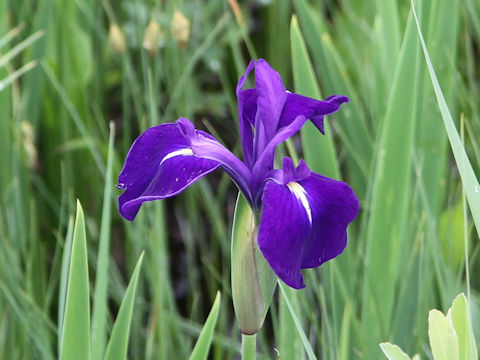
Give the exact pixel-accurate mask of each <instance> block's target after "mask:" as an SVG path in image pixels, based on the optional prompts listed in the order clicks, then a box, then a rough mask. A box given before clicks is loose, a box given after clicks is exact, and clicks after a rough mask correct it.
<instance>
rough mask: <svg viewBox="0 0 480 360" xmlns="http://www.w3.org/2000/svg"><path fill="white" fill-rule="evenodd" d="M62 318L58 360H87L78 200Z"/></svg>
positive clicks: (85, 267) (82, 239) (82, 228)
mask: <svg viewBox="0 0 480 360" xmlns="http://www.w3.org/2000/svg"><path fill="white" fill-rule="evenodd" d="M64 319H65V320H64V322H63V329H62V339H61V346H60V360H74V359H79V360H80V359H81V360H84V359H88V358H89V357H90V296H89V290H88V261H87V239H86V234H85V220H84V216H83V210H82V206H81V205H80V202H79V201H77V216H76V219H75V230H74V231H73V243H72V254H71V259H70V270H69V275H68V285H67V297H66V302H65V318H64Z"/></svg>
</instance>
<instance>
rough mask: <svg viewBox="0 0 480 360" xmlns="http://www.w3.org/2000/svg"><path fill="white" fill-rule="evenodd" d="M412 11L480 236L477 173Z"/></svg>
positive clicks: (479, 189)
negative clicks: (456, 125) (454, 120)
mask: <svg viewBox="0 0 480 360" xmlns="http://www.w3.org/2000/svg"><path fill="white" fill-rule="evenodd" d="M412 10H413V14H414V16H415V23H416V25H417V30H418V36H419V38H420V42H421V44H422V49H423V54H424V55H425V61H426V63H427V68H428V73H429V74H430V79H431V80H432V85H433V89H434V91H435V96H436V97H437V102H438V106H439V108H440V112H441V114H442V119H443V123H444V125H445V129H446V131H447V136H448V140H449V142H450V146H451V147H452V152H453V156H454V158H455V162H456V163H457V167H458V171H459V173H460V178H461V179H462V184H463V188H464V189H465V194H466V196H467V200H468V205H469V206H470V211H471V212H472V217H473V222H474V223H475V227H476V229H477V234H479V235H480V185H479V183H478V180H477V178H476V176H475V173H474V172H473V168H472V165H471V164H470V161H469V160H468V156H467V153H466V152H465V149H464V147H463V144H462V141H461V139H460V136H459V135H458V132H457V129H456V128H455V123H454V122H453V119H452V115H451V114H450V110H449V109H448V106H447V102H446V101H445V97H444V96H443V92H442V89H441V88H440V84H439V83H438V80H437V76H436V74H435V70H434V69H433V65H432V61H431V60H430V56H429V54H428V50H427V46H426V45H425V40H424V39H423V35H422V30H421V28H420V23H419V21H418V18H417V15H416V13H415V7H414V6H413V3H412Z"/></svg>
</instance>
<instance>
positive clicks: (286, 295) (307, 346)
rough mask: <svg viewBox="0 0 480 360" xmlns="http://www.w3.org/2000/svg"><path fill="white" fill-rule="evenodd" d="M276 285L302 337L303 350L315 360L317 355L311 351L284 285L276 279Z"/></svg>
mask: <svg viewBox="0 0 480 360" xmlns="http://www.w3.org/2000/svg"><path fill="white" fill-rule="evenodd" d="M278 285H279V287H280V290H281V292H282V295H283V298H284V299H285V302H286V303H287V306H288V310H289V311H290V315H291V316H292V319H293V321H294V323H295V327H296V328H297V331H298V334H299V335H300V338H301V339H302V343H303V347H304V348H305V351H306V352H307V356H308V358H309V359H310V360H316V359H317V357H316V356H315V353H314V352H313V349H312V345H310V343H309V342H308V338H307V336H306V335H305V331H303V329H302V325H301V323H300V320H299V319H298V316H297V314H295V311H294V310H293V306H292V302H291V301H290V299H289V297H288V294H287V292H286V291H285V286H286V285H284V284H283V283H282V282H281V281H280V280H279V281H278Z"/></svg>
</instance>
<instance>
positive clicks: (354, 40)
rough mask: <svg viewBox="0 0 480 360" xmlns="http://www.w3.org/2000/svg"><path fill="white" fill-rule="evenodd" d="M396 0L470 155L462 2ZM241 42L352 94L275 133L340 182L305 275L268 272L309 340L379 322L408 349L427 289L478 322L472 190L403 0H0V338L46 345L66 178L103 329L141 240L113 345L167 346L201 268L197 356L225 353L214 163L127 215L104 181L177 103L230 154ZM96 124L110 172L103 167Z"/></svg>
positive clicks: (416, 342) (230, 330) (352, 349)
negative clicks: (285, 289)
mask: <svg viewBox="0 0 480 360" xmlns="http://www.w3.org/2000/svg"><path fill="white" fill-rule="evenodd" d="M415 6H416V9H417V12H418V14H419V18H420V23H421V26H422V32H423V35H424V37H425V39H426V43H427V47H428V49H429V52H430V56H431V58H432V62H433V66H434V67H435V70H436V72H437V77H438V80H439V82H440V85H441V87H442V90H443V94H444V96H445V98H446V100H447V104H448V106H449V109H450V111H451V113H452V116H453V118H454V120H455V122H456V128H457V131H458V133H459V134H460V136H461V139H462V141H463V142H464V148H465V150H466V153H467V155H468V158H469V163H470V164H471V166H472V167H473V169H474V171H475V173H477V174H478V173H479V172H478V170H479V165H480V163H479V162H480V144H479V139H480V101H479V99H480V82H479V78H480V77H479V73H480V50H479V49H480V3H479V2H478V1H475V0H464V1H459V0H448V1H447V0H422V1H418V2H416V3H415ZM260 57H263V58H265V59H267V61H269V63H270V64H271V65H272V66H273V67H274V68H275V69H276V70H277V71H278V72H279V73H280V74H281V75H282V77H283V79H284V83H285V84H286V86H287V88H288V89H290V90H292V91H295V92H298V93H300V94H303V95H307V96H311V97H316V98H320V97H327V96H329V95H332V94H344V95H347V96H349V97H350V99H351V102H350V103H349V104H346V105H344V106H343V107H342V110H341V111H340V112H339V113H338V114H336V115H335V116H332V117H330V118H329V119H328V120H327V121H328V123H329V125H330V126H329V127H328V128H327V134H326V136H324V137H322V136H321V135H320V134H319V133H317V132H315V131H313V130H312V129H311V127H306V128H305V129H304V131H303V132H302V134H301V138H302V142H299V141H297V139H294V140H293V141H292V142H291V143H290V144H289V146H285V147H284V148H280V149H279V151H278V153H279V154H285V153H287V152H289V153H290V154H298V156H300V157H303V158H305V159H306V160H307V163H309V165H310V167H311V168H312V169H313V170H315V171H317V172H321V173H322V174H325V175H327V176H331V177H335V178H339V179H340V178H342V179H344V180H345V181H347V182H348V183H350V184H351V185H352V186H353V188H354V189H355V191H356V193H357V195H358V196H359V198H360V202H361V213H360V215H359V218H358V219H357V220H356V222H355V223H354V224H352V226H351V227H350V233H349V245H348V247H347V249H346V251H345V253H344V254H343V255H342V256H340V257H339V258H338V259H336V260H334V261H331V262H330V263H328V264H326V265H324V266H322V267H321V268H319V269H316V270H308V271H306V272H305V275H306V284H307V288H306V289H305V290H303V291H299V292H296V291H293V290H290V291H289V295H290V296H291V299H293V305H294V308H295V311H296V314H297V315H298V316H299V318H300V320H301V323H302V327H303V329H304V330H305V332H306V334H307V337H308V339H309V341H310V343H311V344H312V347H313V349H314V350H315V352H316V354H317V356H318V357H319V358H322V359H381V358H382V355H381V353H380V349H379V347H378V344H379V343H380V342H382V341H387V340H388V341H392V342H395V343H397V344H399V345H401V346H402V348H403V349H404V350H405V351H406V352H408V353H410V354H414V353H420V354H421V355H422V358H429V356H431V354H429V350H428V346H427V345H428V339H427V330H426V329H427V327H426V326H427V313H428V310H429V309H431V308H433V307H436V308H439V309H442V310H445V309H446V308H448V306H449V305H450V303H451V301H452V300H453V298H454V297H455V296H456V295H457V294H458V293H460V292H462V291H463V292H465V293H466V294H467V296H468V297H469V300H470V304H471V306H472V317H473V319H474V320H473V323H474V327H475V331H476V332H477V334H478V331H479V330H480V329H479V327H480V321H478V319H480V313H479V305H480V298H479V293H478V290H479V289H480V282H479V279H478V277H477V276H475V275H476V274H477V273H478V271H479V270H480V264H479V262H478V259H479V249H480V247H479V242H478V235H477V234H478V233H477V231H476V230H475V227H474V225H473V221H472V220H476V221H477V224H478V223H479V221H480V219H478V215H475V213H474V212H472V213H473V217H472V216H471V215H470V213H469V211H468V206H467V205H466V204H467V200H468V201H469V202H470V206H472V204H477V206H478V203H479V201H480V199H479V198H478V196H477V197H474V196H472V195H471V193H472V191H473V194H475V193H478V192H479V191H480V190H479V189H478V188H475V189H473V188H469V189H470V192H468V193H467V197H468V199H466V197H465V195H464V193H463V191H462V184H461V181H460V177H459V170H458V166H457V163H456V161H455V159H454V157H453V156H452V153H451V150H450V146H449V141H448V139H447V133H446V131H445V126H444V123H443V121H442V116H441V115H440V111H439V107H438V104H437V101H436V98H435V95H434V92H433V88H432V82H431V80H430V77H429V74H428V72H427V70H426V63H425V58H424V56H423V53H422V52H421V48H420V43H419V37H418V33H417V29H416V28H415V25H414V22H412V17H411V13H410V2H409V1H404V0H397V1H395V0H390V1H385V0H376V1H375V0H351V1H346V0H344V1H340V0H323V1H320V0H315V1H313V0H293V1H280V0H263V1H239V2H238V3H237V1H235V0H231V1H220V0H212V1H200V0H191V1H180V0H179V1H160V0H157V1H148V0H131V1H128V0H110V1H108V0H103V1H94V0H75V1H64V0H36V1H16V0H6V1H0V164H1V169H0V359H53V358H56V357H57V354H58V346H59V342H58V339H59V337H60V330H59V324H60V323H61V321H62V317H63V312H62V311H63V301H64V296H65V294H64V288H62V286H63V287H64V286H65V281H66V280H65V279H66V273H65V269H64V268H63V267H62V256H63V254H64V250H65V244H66V243H68V239H69V237H71V230H72V225H73V224H72V221H73V220H72V219H73V218H72V216H73V214H74V213H75V203H76V199H77V198H78V199H79V200H80V201H81V203H82V205H83V209H84V212H85V217H86V218H85V221H86V229H87V239H88V241H87V248H88V257H89V269H90V280H91V282H90V290H91V293H92V294H97V293H100V292H101V290H99V289H97V288H95V285H96V283H97V282H98V278H96V275H97V273H98V266H99V265H98V264H100V263H101V261H100V262H98V261H97V260H99V257H100V259H102V261H104V263H103V264H106V263H107V262H108V264H109V265H108V269H109V270H108V280H107V281H106V282H105V285H103V289H104V290H105V292H106V293H108V308H107V313H106V314H107V321H106V325H105V328H104V330H103V328H102V331H104V332H105V333H109V331H110V329H111V325H112V322H113V319H114V318H115V316H116V313H117V311H118V308H119V304H120V302H121V299H122V298H123V295H124V292H125V288H126V285H127V283H128V280H129V278H130V276H131V274H132V271H133V267H134V265H135V263H136V261H137V259H138V257H139V255H140V253H141V252H142V250H145V259H144V263H143V267H142V269H141V273H140V278H139V283H138V286H139V287H138V290H137V295H136V302H135V307H134V313H133V320H132V329H131V338H130V345H129V358H131V359H143V358H145V359H184V358H187V357H188V355H189V354H190V352H191V349H192V348H193V345H194V343H195V341H196V338H197V337H198V334H199V332H200V330H201V328H202V324H203V323H204V321H205V319H206V316H207V314H208V312H209V310H210V307H211V304H212V303H213V300H214V298H215V294H216V292H217V290H220V291H221V293H222V304H221V309H220V314H219V318H218V323H217V326H216V331H215V335H214V340H213V347H212V350H211V352H210V357H211V358H212V359H235V358H238V357H239V354H240V335H239V333H238V330H237V326H236V323H235V318H234V315H233V308H232V305H231V299H230V292H231V291H230V285H229V282H230V226H231V223H232V217H233V209H234V204H235V199H236V194H237V190H236V188H235V186H234V185H233V183H232V182H231V181H230V180H229V178H228V177H227V176H226V175H225V174H223V173H222V172H220V171H218V172H215V173H214V174H212V175H211V176H209V177H207V178H204V179H202V180H201V181H200V182H199V183H198V184H196V185H195V186H193V187H191V188H189V189H188V190H186V191H185V192H184V193H182V194H181V195H179V196H177V197H175V198H174V199H168V200H165V201H163V202H156V203H151V204H146V205H144V206H143V207H142V210H141V211H140V213H139V216H138V217H137V219H136V220H135V222H133V223H130V222H127V221H125V220H123V219H122V218H121V217H120V215H119V214H118V212H117V210H116V197H117V196H118V195H119V193H120V192H119V191H118V190H116V189H113V190H112V189H111V187H112V186H113V185H114V184H115V183H116V176H117V174H118V173H119V171H120V169H121V166H122V164H123V160H124V158H125V155H126V153H127V151H128V149H129V147H130V145H131V143H132V142H133V140H134V139H135V138H136V136H138V135H139V134H140V132H141V131H143V130H145V129H146V128H148V127H149V126H153V125H157V124H160V123H164V122H173V121H175V120H176V119H177V118H178V117H179V116H182V117H187V118H189V119H190V120H192V121H194V123H195V125H196V126H197V128H202V129H204V130H206V131H209V132H211V133H212V134H213V135H214V136H215V137H216V138H217V139H220V140H221V141H222V142H223V143H224V144H225V145H226V146H227V147H229V148H230V149H234V152H235V153H236V154H237V155H239V156H240V155H241V148H240V147H241V146H240V141H239V135H238V128H237V111H236V98H235V85H236V81H237V79H238V77H239V76H240V75H242V74H243V72H244V69H245V67H246V64H247V63H248V61H249V60H250V59H251V58H260ZM110 132H112V136H114V142H113V146H112V147H111V154H112V156H113V175H112V174H108V173H107V171H106V164H107V154H108V152H109V151H108V150H109V145H108V144H109V134H110ZM470 184H473V183H470ZM477 184H478V182H477ZM106 185H107V187H106ZM469 194H470V195H469ZM102 209H103V211H102ZM475 216H477V218H476V217H475ZM69 229H70V231H69ZM101 239H104V241H103V243H104V244H106V245H104V246H106V247H104V249H105V250H104V251H106V252H104V254H103V255H99V244H100V243H101ZM105 254H107V255H105ZM108 254H109V255H108ZM105 268H106V267H105ZM62 284H63V285H62ZM94 288H95V291H93V290H94ZM62 289H63V290H62ZM92 299H93V296H92ZM275 299H276V300H275V301H274V303H273V304H272V308H271V311H270V315H269V316H268V317H267V321H266V324H265V325H264V328H263V329H262V331H261V334H260V338H259V339H260V340H259V348H258V351H259V358H261V359H263V358H265V359H273V358H276V356H277V355H276V354H277V353H276V351H275V350H274V349H277V350H278V351H279V353H280V356H281V359H302V358H304V357H305V356H306V355H305V353H304V350H303V346H302V343H301V341H300V338H299V336H298V334H297V331H296V329H295V325H294V324H293V321H292V318H291V316H290V313H289V311H288V309H287V307H286V304H285V302H284V300H283V298H282V297H281V296H276V297H275ZM93 306H95V304H93ZM475 319H476V321H475ZM99 348H100V349H102V346H101V345H100V346H99ZM99 351H100V355H101V353H102V350H99ZM93 358H95V359H96V358H100V357H97V355H96V354H95V355H93Z"/></svg>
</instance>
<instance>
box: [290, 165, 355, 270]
mask: <svg viewBox="0 0 480 360" xmlns="http://www.w3.org/2000/svg"><path fill="white" fill-rule="evenodd" d="M298 183H299V184H300V185H301V186H302V187H303V188H304V189H305V191H306V194H307V200H308V202H309V204H310V208H311V210H312V229H311V231H310V235H309V237H308V240H307V241H306V243H305V245H304V253H303V259H302V265H301V267H302V269H306V268H313V267H317V266H320V265H321V264H323V263H324V262H326V261H328V260H330V259H333V258H334V257H336V256H338V255H340V254H341V253H342V252H343V250H344V249H345V246H346V245H347V226H348V224H349V223H350V222H352V221H353V220H354V219H355V218H356V217H357V214H358V210H359V203H358V199H357V197H356V196H355V193H354V192H353V190H352V188H351V187H350V186H348V185H347V184H346V183H344V182H342V181H337V180H333V179H330V178H327V177H325V176H322V175H319V174H316V173H312V176H310V177H309V178H307V179H304V180H301V181H299V182H298Z"/></svg>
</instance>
